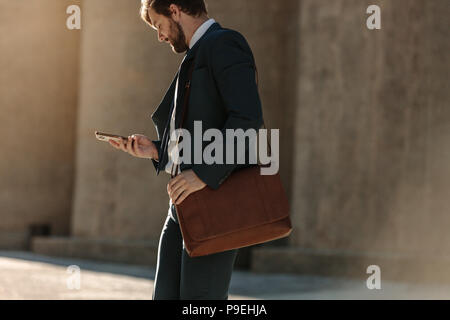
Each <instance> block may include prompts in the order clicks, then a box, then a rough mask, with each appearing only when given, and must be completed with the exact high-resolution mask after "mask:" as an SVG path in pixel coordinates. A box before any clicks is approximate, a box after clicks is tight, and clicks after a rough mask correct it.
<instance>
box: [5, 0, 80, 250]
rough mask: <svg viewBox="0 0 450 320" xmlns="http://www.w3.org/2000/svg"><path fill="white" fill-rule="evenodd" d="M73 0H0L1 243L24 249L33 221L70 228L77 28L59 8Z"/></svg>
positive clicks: (58, 231)
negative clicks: (67, 24) (69, 27)
mask: <svg viewBox="0 0 450 320" xmlns="http://www.w3.org/2000/svg"><path fill="white" fill-rule="evenodd" d="M77 3H79V1H66V0H61V1H53V0H30V1H9V0H0V25H1V27H0V52H1V54H0V70H1V72H0V122H1V126H0V136H1V137H2V152H1V154H2V157H1V158H0V177H1V179H0V248H3V249H25V248H26V247H27V246H28V240H29V236H30V232H31V226H32V225H37V226H42V228H41V230H45V229H46V228H45V226H47V227H48V228H49V229H47V231H46V232H50V233H51V234H53V235H67V234H68V232H69V222H70V209H71V208H70V204H71V199H72V192H73V180H74V164H75V161H74V151H75V141H76V139H75V138H76V137H75V125H76V110H77V108H76V106H77V92H78V58H79V56H78V53H79V32H78V31H70V30H68V29H67V28H66V18H67V15H66V8H67V6H68V5H70V4H77ZM38 229H39V228H34V229H33V230H38Z"/></svg>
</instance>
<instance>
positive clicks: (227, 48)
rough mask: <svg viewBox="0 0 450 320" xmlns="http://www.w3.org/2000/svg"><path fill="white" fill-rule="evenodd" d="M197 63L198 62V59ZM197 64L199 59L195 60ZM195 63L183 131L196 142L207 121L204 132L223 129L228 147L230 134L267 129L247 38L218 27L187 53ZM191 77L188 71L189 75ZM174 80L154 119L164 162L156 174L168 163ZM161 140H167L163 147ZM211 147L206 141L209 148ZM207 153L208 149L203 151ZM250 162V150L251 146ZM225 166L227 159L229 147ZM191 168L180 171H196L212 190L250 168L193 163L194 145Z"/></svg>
mask: <svg viewBox="0 0 450 320" xmlns="http://www.w3.org/2000/svg"><path fill="white" fill-rule="evenodd" d="M194 58H195V59H194ZM193 59H194V60H193ZM192 62H194V71H193V74H192V81H191V92H190V96H189V107H188V111H187V113H186V118H185V121H184V124H183V128H185V129H187V130H188V131H189V132H190V133H191V137H192V142H193V141H194V139H195V137H194V136H193V134H194V121H202V128H203V131H205V130H206V129H210V128H216V129H219V130H221V133H222V135H223V141H224V145H225V141H226V140H225V130H226V129H239V128H240V129H243V130H244V131H246V130H247V129H250V128H253V129H255V130H258V129H259V128H261V126H262V124H263V116H262V107H261V101H260V97H259V93H258V88H257V84H256V81H255V69H256V67H255V60H254V57H253V53H252V51H251V49H250V46H249V45H248V43H247V41H246V40H245V38H244V37H243V36H242V35H241V34H240V33H239V32H237V31H234V30H230V29H226V28H222V27H221V26H220V24H219V23H217V22H216V23H214V24H213V25H211V26H210V27H209V29H208V30H207V31H206V33H205V34H204V35H203V36H202V37H201V38H200V39H199V40H198V41H197V42H196V43H195V45H194V46H193V47H192V48H191V49H190V50H188V52H187V55H186V58H185V61H184V63H188V64H189V63H192ZM186 73H187V72H186ZM177 75H178V72H177V74H176V75H175V78H174V80H173V81H172V84H171V85H170V87H169V89H168V90H167V92H166V94H165V96H164V98H163V99H162V101H161V103H160V105H159V106H158V108H157V109H156V111H155V112H154V113H153V114H152V115H151V118H152V120H153V123H154V125H155V127H156V130H157V134H158V140H157V141H154V143H155V145H156V146H157V149H158V153H159V161H155V160H153V163H154V165H155V168H156V170H157V173H159V172H160V171H161V170H164V168H165V165H166V164H167V159H168V155H167V139H168V133H169V122H170V113H171V110H172V107H173V100H174V93H175V84H176V79H177ZM186 78H187V75H183V72H182V74H181V76H180V81H179V84H178V95H177V110H176V114H175V115H176V116H175V123H176V127H177V128H178V127H179V123H180V120H181V119H180V117H181V113H182V112H181V110H180V109H182V107H183V101H184V87H185V83H186V80H187V79H186ZM162 141H164V143H163V145H162ZM209 143H211V142H204V143H203V144H202V148H205V147H206V146H207V145H208V144H209ZM202 151H203V150H202ZM246 152H247V157H248V145H247V144H246ZM223 155H224V162H225V159H226V158H225V157H226V152H225V146H224V151H223ZM191 157H192V159H191V164H186V163H182V164H181V165H180V170H181V171H184V170H187V169H192V170H193V171H194V172H195V173H196V174H197V176H198V177H199V178H200V179H201V180H202V181H203V182H205V183H206V184H207V185H208V186H209V187H211V188H213V189H217V188H219V186H220V184H221V183H223V181H224V180H225V179H226V178H227V177H228V176H229V175H230V173H231V172H232V171H233V170H235V169H238V168H241V167H246V166H249V164H248V162H246V164H244V165H237V164H217V163H214V164H206V163H203V162H202V163H199V164H194V146H193V143H192V151H191Z"/></svg>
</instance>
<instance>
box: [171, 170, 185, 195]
mask: <svg viewBox="0 0 450 320" xmlns="http://www.w3.org/2000/svg"><path fill="white" fill-rule="evenodd" d="M182 178H183V175H182V174H179V175H177V176H176V177H175V178H172V179H171V180H170V181H169V183H168V184H167V192H169V193H170V190H171V189H172V188H173V186H174V185H175V184H177V183H178V182H179V181H180V180H182Z"/></svg>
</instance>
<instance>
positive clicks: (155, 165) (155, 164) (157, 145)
mask: <svg viewBox="0 0 450 320" xmlns="http://www.w3.org/2000/svg"><path fill="white" fill-rule="evenodd" d="M152 142H153V143H154V144H155V147H156V149H157V150H158V155H159V154H160V153H161V152H160V151H161V141H160V140H154V141H152ZM151 160H152V162H153V166H154V167H155V170H157V169H158V164H159V162H158V161H157V160H155V159H151Z"/></svg>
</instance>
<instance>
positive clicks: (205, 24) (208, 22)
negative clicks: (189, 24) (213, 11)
mask: <svg viewBox="0 0 450 320" xmlns="http://www.w3.org/2000/svg"><path fill="white" fill-rule="evenodd" d="M214 22H216V21H215V20H214V19H212V18H211V19H209V20H206V21H205V22H203V24H202V25H201V26H200V27H198V28H197V30H196V31H195V32H194V35H193V36H192V38H191V41H190V42H189V49H192V47H193V46H194V45H195V43H196V42H197V41H198V40H200V38H201V37H202V36H203V35H204V34H205V32H206V31H207V30H208V29H209V27H210V26H211V25H213V24H214Z"/></svg>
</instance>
